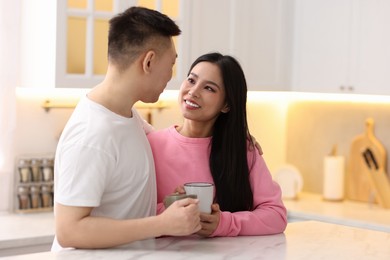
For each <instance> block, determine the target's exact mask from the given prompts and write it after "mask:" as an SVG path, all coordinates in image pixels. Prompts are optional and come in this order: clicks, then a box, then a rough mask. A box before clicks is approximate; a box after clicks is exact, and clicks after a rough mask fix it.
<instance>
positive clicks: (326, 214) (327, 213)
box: [283, 193, 390, 259]
mask: <svg viewBox="0 0 390 260" xmlns="http://www.w3.org/2000/svg"><path fill="white" fill-rule="evenodd" d="M283 202H284V204H285V206H286V208H287V211H288V217H289V219H290V218H291V219H297V220H317V221H324V222H329V223H334V224H341V225H347V226H353V227H360V228H367V229H372V230H378V231H385V232H390V209H384V208H381V207H379V206H378V205H377V204H369V203H362V202H355V201H350V200H344V201H327V200H324V199H323V198H322V196H321V195H320V194H314V193H300V194H299V195H298V198H297V199H295V200H284V201H283ZM389 259H390V258H389Z"/></svg>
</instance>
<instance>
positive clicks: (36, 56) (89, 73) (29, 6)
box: [20, 0, 134, 88]
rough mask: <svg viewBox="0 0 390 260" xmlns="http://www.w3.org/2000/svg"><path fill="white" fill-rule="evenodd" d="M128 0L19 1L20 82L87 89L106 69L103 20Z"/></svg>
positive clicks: (119, 9) (27, 84)
mask: <svg viewBox="0 0 390 260" xmlns="http://www.w3.org/2000/svg"><path fill="white" fill-rule="evenodd" d="M132 3H134V1H130V0H111V1H98V0H84V1H72V0H69V1H68V0H58V1H52V0H35V1H22V15H21V20H22V22H21V24H22V30H21V34H22V35H21V46H20V48H21V53H22V55H21V56H22V62H21V86H22V87H38V88H45V87H59V88H88V87H92V86H94V85H95V84H97V83H98V82H100V81H101V80H102V79H103V77H104V74H105V70H106V64H107V61H106V55H107V54H106V53H107V28H108V20H109V19H110V18H111V17H112V16H113V15H114V14H116V13H118V12H119V11H122V10H124V8H126V7H127V6H129V5H131V4H132Z"/></svg>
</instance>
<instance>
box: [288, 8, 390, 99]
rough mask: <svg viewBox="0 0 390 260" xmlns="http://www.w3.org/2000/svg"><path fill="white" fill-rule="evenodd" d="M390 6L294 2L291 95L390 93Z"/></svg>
mask: <svg viewBox="0 0 390 260" xmlns="http://www.w3.org/2000/svg"><path fill="white" fill-rule="evenodd" d="M389 12H390V2H389V1H387V0H330V1H329V0H297V1H295V12H294V14H295V15H294V16H295V18H294V19H295V20H294V24H295V25H294V51H293V57H294V58H293V60H294V62H293V67H292V86H291V89H292V90H294V91H307V92H336V93H359V94H390V88H388V85H389V84H390V73H389V70H388V68H389V67H390V29H389V27H388V24H389V23H390V16H388V13H389Z"/></svg>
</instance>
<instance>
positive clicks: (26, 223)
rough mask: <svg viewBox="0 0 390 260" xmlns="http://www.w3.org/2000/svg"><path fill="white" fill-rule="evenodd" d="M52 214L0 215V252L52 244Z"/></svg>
mask: <svg viewBox="0 0 390 260" xmlns="http://www.w3.org/2000/svg"><path fill="white" fill-rule="evenodd" d="M53 238H54V216H53V212H40V213H26V214H9V213H3V214H1V215H0V250H2V249H8V248H16V247H24V246H34V245H42V244H48V243H52V242H53Z"/></svg>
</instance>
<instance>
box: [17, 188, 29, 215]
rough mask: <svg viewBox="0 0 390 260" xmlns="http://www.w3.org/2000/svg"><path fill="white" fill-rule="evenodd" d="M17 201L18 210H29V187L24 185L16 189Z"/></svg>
mask: <svg viewBox="0 0 390 260" xmlns="http://www.w3.org/2000/svg"><path fill="white" fill-rule="evenodd" d="M17 193H18V199H19V209H29V208H30V197H29V193H30V187H29V186H26V185H20V186H18V189H17Z"/></svg>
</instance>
